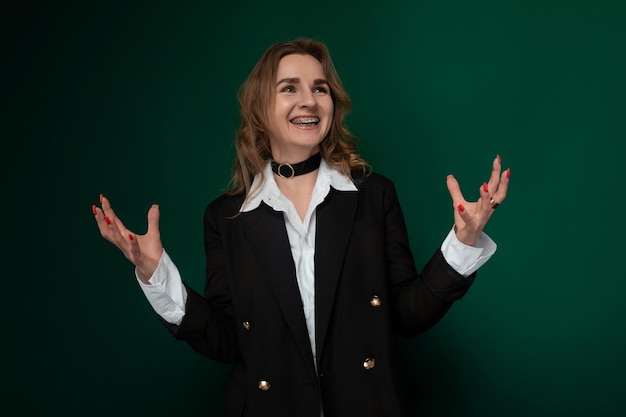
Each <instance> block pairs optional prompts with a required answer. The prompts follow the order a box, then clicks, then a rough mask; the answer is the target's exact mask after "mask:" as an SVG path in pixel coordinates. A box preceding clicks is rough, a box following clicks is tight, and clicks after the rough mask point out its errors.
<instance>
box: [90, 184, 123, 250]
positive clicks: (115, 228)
mask: <svg viewBox="0 0 626 417" xmlns="http://www.w3.org/2000/svg"><path fill="white" fill-rule="evenodd" d="M100 201H101V204H102V210H98V209H96V213H97V214H96V217H97V221H98V227H99V228H100V233H101V234H102V236H103V237H104V238H105V239H107V240H109V241H110V242H111V243H113V244H115V245H116V246H117V247H119V248H120V249H122V250H123V247H122V245H123V244H124V242H125V241H126V240H127V237H128V235H129V234H130V233H131V232H130V231H129V230H128V229H127V228H126V226H124V223H122V221H121V220H120V219H119V218H118V217H117V215H116V214H115V211H114V210H113V208H112V207H111V203H110V202H109V200H108V199H107V198H106V197H104V196H102V195H101V196H100Z"/></svg>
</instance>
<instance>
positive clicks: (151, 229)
mask: <svg viewBox="0 0 626 417" xmlns="http://www.w3.org/2000/svg"><path fill="white" fill-rule="evenodd" d="M160 217H161V214H160V212H159V206H158V205H157V204H153V205H152V207H150V210H148V233H149V234H152V233H156V234H157V235H158V234H159V218H160Z"/></svg>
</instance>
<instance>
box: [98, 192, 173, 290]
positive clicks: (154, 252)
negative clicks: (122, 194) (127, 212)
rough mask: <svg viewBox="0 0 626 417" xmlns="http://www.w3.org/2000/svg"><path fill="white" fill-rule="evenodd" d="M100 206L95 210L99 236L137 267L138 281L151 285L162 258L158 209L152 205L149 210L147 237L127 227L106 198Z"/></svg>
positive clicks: (101, 201)
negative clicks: (149, 281) (150, 281)
mask: <svg viewBox="0 0 626 417" xmlns="http://www.w3.org/2000/svg"><path fill="white" fill-rule="evenodd" d="M100 204H101V205H102V208H99V207H96V206H95V205H94V206H92V210H93V214H94V217H95V219H96V223H97V224H98V228H99V229H100V234H101V235H102V237H103V238H105V239H106V240H108V241H109V242H111V243H113V244H114V245H115V246H117V247H118V249H119V250H121V251H122V253H123V254H124V256H125V257H126V259H128V260H129V261H131V262H132V263H133V264H134V265H135V267H137V272H138V275H139V279H141V281H143V282H144V283H146V284H148V280H149V279H150V277H152V274H154V271H155V270H156V268H157V265H158V264H159V260H160V259H161V255H162V254H163V245H162V244H161V234H160V232H159V206H158V205H156V204H153V205H152V207H150V210H148V232H147V233H146V234H145V235H138V234H136V233H133V232H132V231H130V230H128V229H127V228H126V226H124V223H122V221H121V220H120V219H119V218H118V217H117V216H116V215H115V212H114V211H113V209H112V208H111V204H110V203H109V200H108V199H107V198H106V197H104V196H100Z"/></svg>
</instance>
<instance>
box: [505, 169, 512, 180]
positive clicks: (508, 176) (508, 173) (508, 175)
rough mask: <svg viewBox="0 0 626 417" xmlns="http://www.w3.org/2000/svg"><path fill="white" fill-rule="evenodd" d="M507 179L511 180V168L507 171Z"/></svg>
mask: <svg viewBox="0 0 626 417" xmlns="http://www.w3.org/2000/svg"><path fill="white" fill-rule="evenodd" d="M506 177H507V178H511V168H509V169H507V170H506Z"/></svg>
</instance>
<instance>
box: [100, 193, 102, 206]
mask: <svg viewBox="0 0 626 417" xmlns="http://www.w3.org/2000/svg"><path fill="white" fill-rule="evenodd" d="M100 204H102V194H100Z"/></svg>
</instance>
